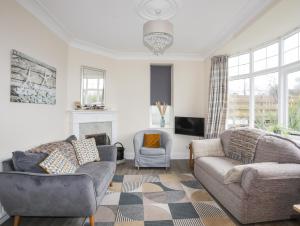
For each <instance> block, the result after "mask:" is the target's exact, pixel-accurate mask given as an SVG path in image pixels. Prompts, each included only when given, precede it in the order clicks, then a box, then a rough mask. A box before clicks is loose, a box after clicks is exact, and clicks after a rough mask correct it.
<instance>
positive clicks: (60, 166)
mask: <svg viewBox="0 0 300 226" xmlns="http://www.w3.org/2000/svg"><path fill="white" fill-rule="evenodd" d="M39 165H40V167H42V168H43V169H44V170H45V171H46V172H47V173H49V174H68V173H75V171H76V166H74V165H73V164H72V163H71V162H70V161H69V160H68V159H67V158H66V157H64V156H63V154H62V153H61V152H60V150H58V149H57V150H55V151H53V152H51V154H50V155H49V156H48V157H47V158H46V159H45V160H44V161H42V162H41V163H40V164H39Z"/></svg>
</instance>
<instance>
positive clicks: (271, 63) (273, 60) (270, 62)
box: [267, 56, 278, 68]
mask: <svg viewBox="0 0 300 226" xmlns="http://www.w3.org/2000/svg"><path fill="white" fill-rule="evenodd" d="M277 66H278V56H273V57H270V58H267V68H273V67H277Z"/></svg>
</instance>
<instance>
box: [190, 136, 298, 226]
mask: <svg viewBox="0 0 300 226" xmlns="http://www.w3.org/2000/svg"><path fill="white" fill-rule="evenodd" d="M231 132H232V131H231V130H228V131H225V132H224V133H223V134H221V142H222V146H223V150H224V152H225V156H226V154H227V153H228V150H229V149H228V147H229V140H230V136H231ZM254 161H255V162H256V163H258V162H277V163H278V164H277V163H276V165H275V167H274V165H272V166H270V165H267V164H265V165H264V164H262V166H260V167H251V168H247V169H245V170H244V171H243V174H242V177H241V182H237V183H230V184H225V183H224V176H225V174H226V173H227V172H228V171H229V170H230V169H231V168H232V167H233V166H234V165H240V164H241V162H239V161H236V160H232V159H229V158H227V157H199V158H196V159H195V161H194V173H195V176H196V177H197V178H198V179H199V181H200V182H201V183H202V184H203V185H204V187H205V188H206V189H207V190H208V191H209V192H210V193H211V194H212V195H213V196H214V197H215V198H216V199H217V200H218V201H219V202H220V203H221V204H222V205H223V206H224V207H225V208H226V209H227V210H228V211H229V212H230V213H231V214H232V215H233V216H234V217H235V218H236V219H237V220H238V221H240V222H241V223H243V224H248V223H256V222H265V221H274V220H283V219H289V218H291V217H292V216H293V215H295V212H294V211H293V204H297V203H300V148H299V146H298V145H297V144H296V143H294V142H292V141H290V140H288V139H285V138H282V137H279V136H276V135H271V134H267V135H265V136H263V137H261V138H260V139H259V141H258V143H257V146H256V155H255V160H254Z"/></svg>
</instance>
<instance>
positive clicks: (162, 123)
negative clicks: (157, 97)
mask: <svg viewBox="0 0 300 226" xmlns="http://www.w3.org/2000/svg"><path fill="white" fill-rule="evenodd" d="M155 104H156V106H157V108H158V111H159V113H160V116H161V119H160V127H162V128H163V127H165V125H166V121H165V114H166V110H167V107H168V106H167V105H166V103H164V104H161V103H160V101H157V102H156V103H155Z"/></svg>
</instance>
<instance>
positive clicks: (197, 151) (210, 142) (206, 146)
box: [192, 138, 224, 158]
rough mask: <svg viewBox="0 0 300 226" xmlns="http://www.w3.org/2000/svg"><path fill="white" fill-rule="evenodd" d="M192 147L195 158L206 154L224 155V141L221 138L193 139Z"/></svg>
mask: <svg viewBox="0 0 300 226" xmlns="http://www.w3.org/2000/svg"><path fill="white" fill-rule="evenodd" d="M192 149H193V155H194V158H198V157H205V156H214V157H216V156H219V157H223V156H224V151H223V148H222V143H221V140H220V138H216V139H205V140H193V141H192Z"/></svg>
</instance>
